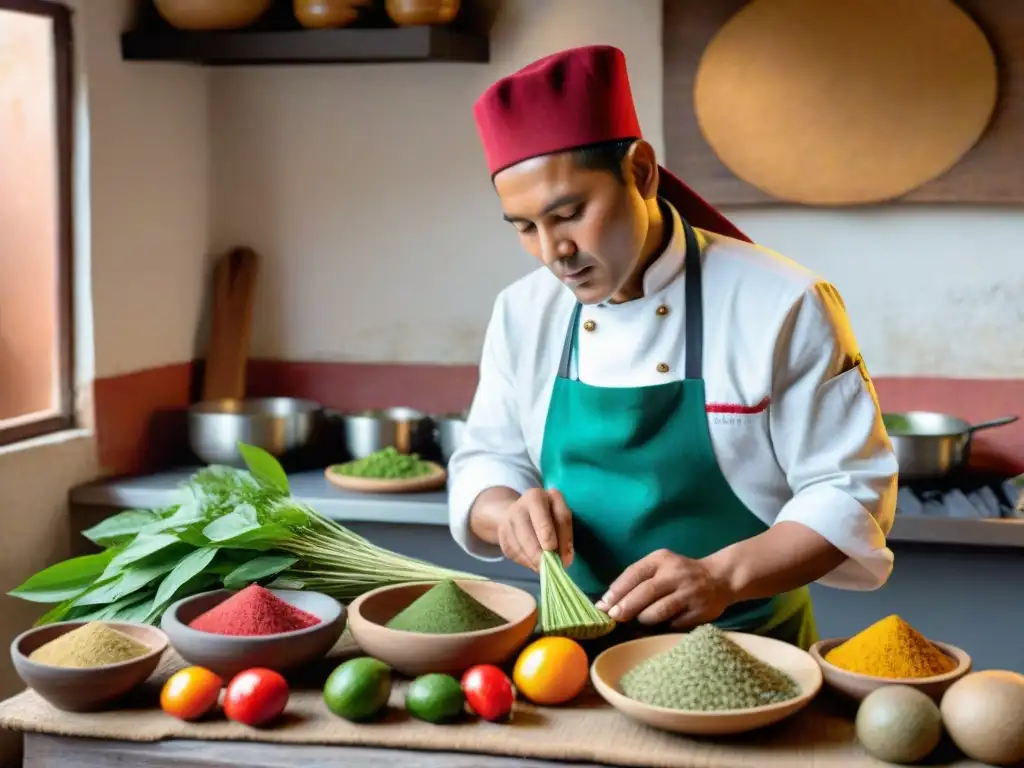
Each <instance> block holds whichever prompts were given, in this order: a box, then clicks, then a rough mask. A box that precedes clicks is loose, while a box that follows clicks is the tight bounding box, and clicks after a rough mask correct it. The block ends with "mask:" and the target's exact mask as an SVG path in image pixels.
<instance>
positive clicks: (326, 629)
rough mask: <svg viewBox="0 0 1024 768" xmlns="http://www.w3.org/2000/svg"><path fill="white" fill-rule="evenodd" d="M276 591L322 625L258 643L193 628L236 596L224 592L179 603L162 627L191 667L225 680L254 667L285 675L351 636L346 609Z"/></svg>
mask: <svg viewBox="0 0 1024 768" xmlns="http://www.w3.org/2000/svg"><path fill="white" fill-rule="evenodd" d="M270 591H271V592H273V593H274V594H275V595H276V596H277V597H279V598H281V599H282V600H284V601H285V602H286V603H291V604H292V605H294V606H295V607H296V608H300V609H302V610H303V611H306V612H308V613H311V614H313V615H314V616H316V617H318V618H319V619H320V623H319V624H317V625H316V626H313V627H307V628H306V629H297V630H295V631H294V632H282V633H280V634H276V635H260V636H258V637H239V636H234V635H216V634H213V633H211V632H200V631H199V630H196V629H192V628H191V627H189V626H188V625H189V622H191V621H192V620H193V619H195V618H196V617H197V616H199V615H200V614H201V613H204V612H205V611H208V610H209V609H210V608H213V607H214V606H215V605H218V604H219V603H222V602H224V601H225V600H226V599H227V598H229V597H231V595H233V594H234V592H232V591H231V590H229V589H218V590H216V591H214V592H204V593H202V594H199V595H194V596H192V597H186V598H185V599H183V600H179V601H178V602H176V603H174V604H173V605H172V606H171V607H170V608H168V609H167V611H166V612H165V613H164V615H163V618H162V619H161V621H160V626H161V628H162V629H163V630H164V632H166V633H167V637H168V639H169V640H170V642H171V645H172V646H173V647H174V650H176V651H177V652H178V655H179V656H181V657H182V658H183V659H184V660H185V661H187V662H188V663H189V664H195V665H198V666H200V667H206V668H207V669H209V670H211V671H213V672H216V673H217V674H218V675H220V676H221V677H223V678H225V680H226V679H227V678H230V677H233V676H234V675H236V674H238V673H239V672H241V671H242V670H245V669H250V668H252V667H264V668H266V669H273V670H276V671H278V672H284V671H286V670H289V669H295V668H296V667H301V666H303V665H305V664H309V663H312V662H314V661H319V660H320V659H322V658H323V657H324V656H326V655H327V652H328V651H330V650H331V648H333V647H334V645H335V643H337V642H338V638H340V637H341V633H342V632H343V631H344V630H345V608H344V606H343V605H342V604H341V603H339V602H338V601H337V600H335V599H334V598H333V597H328V596H327V595H324V594H321V593H319V592H302V591H297V590H291V589H272V590H270Z"/></svg>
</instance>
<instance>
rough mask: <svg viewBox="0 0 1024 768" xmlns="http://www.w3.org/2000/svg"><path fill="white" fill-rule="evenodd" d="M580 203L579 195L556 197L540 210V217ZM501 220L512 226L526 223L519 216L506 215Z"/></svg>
mask: <svg viewBox="0 0 1024 768" xmlns="http://www.w3.org/2000/svg"><path fill="white" fill-rule="evenodd" d="M581 202H583V198H582V197H580V196H579V195H562V196H561V197H556V198H555V199H554V200H552V201H551V202H550V203H548V204H547V205H545V206H544V208H543V209H542V210H541V212H540V215H541V216H547V215H548V214H549V213H551V212H552V211H555V210H558V209H559V208H564V207H565V206H567V205H576V204H579V203H581ZM502 218H503V219H505V221H507V222H509V223H512V224H514V223H515V222H517V221H526V219H524V218H523V217H521V216H509V215H508V214H507V213H506V214H504V215H503V216H502Z"/></svg>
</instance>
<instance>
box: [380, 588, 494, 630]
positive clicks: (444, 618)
mask: <svg viewBox="0 0 1024 768" xmlns="http://www.w3.org/2000/svg"><path fill="white" fill-rule="evenodd" d="M507 623H508V622H507V621H506V620H505V619H504V618H503V617H501V616H499V615H498V614H496V613H495V612H494V611H492V610H491V609H490V608H488V607H487V606H486V605H483V604H481V603H480V602H479V601H478V600H476V599H475V598H474V597H472V596H471V595H469V594H467V593H466V592H465V591H464V590H462V589H460V588H459V585H458V584H456V583H455V582H454V581H452V580H450V579H448V580H445V581H442V582H440V583H438V584H437V585H436V586H433V587H431V588H430V589H429V590H428V591H426V592H424V593H423V594H422V595H420V597H418V598H417V599H416V600H414V601H413V602H412V603H410V604H409V606H408V607H406V608H405V610H403V611H401V612H399V613H398V614H397V615H396V616H395V617H394V618H392V619H391V621H389V622H388V623H387V627H388V629H399V630H402V631H403V632H420V633H423V634H430V635H454V634H456V633H458V632H478V631H480V630H482V629H494V628H495V627H500V626H501V625H502V624H507Z"/></svg>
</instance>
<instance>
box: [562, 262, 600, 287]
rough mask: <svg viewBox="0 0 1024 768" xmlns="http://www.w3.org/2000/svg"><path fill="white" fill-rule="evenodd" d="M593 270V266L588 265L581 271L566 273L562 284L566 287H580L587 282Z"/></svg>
mask: <svg viewBox="0 0 1024 768" xmlns="http://www.w3.org/2000/svg"><path fill="white" fill-rule="evenodd" d="M593 269H594V267H593V265H588V266H586V267H583V268H581V269H577V270H574V271H573V272H566V273H565V274H564V275H563V276H562V282H564V283H565V284H566V285H579V284H580V283H583V282H585V281H586V280H587V278H588V277H589V276H590V272H591V270H593Z"/></svg>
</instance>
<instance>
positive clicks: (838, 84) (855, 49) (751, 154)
mask: <svg viewBox="0 0 1024 768" xmlns="http://www.w3.org/2000/svg"><path fill="white" fill-rule="evenodd" d="M997 90H998V87H997V68H996V60H995V55H994V53H993V51H992V47H991V46H990V45H989V42H988V40H987V38H986V37H985V34H984V33H983V32H982V31H981V29H980V28H979V27H978V26H977V24H975V23H974V21H973V20H972V19H971V18H970V17H969V16H968V15H967V14H966V13H964V12H963V11H962V10H961V9H960V8H959V7H957V6H956V5H955V4H954V3H952V2H950V0H754V1H753V2H751V3H750V4H749V5H747V6H745V7H744V8H743V9H742V10H740V11H739V12H738V13H737V14H736V15H735V16H733V17H732V18H731V19H730V20H729V21H728V22H727V23H726V24H725V25H724V26H723V27H722V28H721V30H719V32H718V34H717V35H716V36H715V37H714V38H713V39H712V41H711V42H710V43H709V44H708V47H707V49H706V50H705V52H704V54H703V56H702V59H701V62H700V65H699V67H698V71H697V76H696V80H695V85H694V94H693V97H694V108H695V110H696V115H697V121H698V123H699V125H700V129H701V131H702V132H703V134H704V137H705V139H706V140H707V142H708V144H709V145H710V146H711V148H712V150H713V151H714V152H715V154H716V155H717V156H718V157H719V159H720V160H721V161H722V162H723V163H724V164H725V165H726V166H727V167H728V168H729V169H730V170H731V171H732V172H733V173H734V174H736V176H738V177H739V178H740V179H743V180H744V181H746V182H747V183H748V184H751V185H753V186H755V187H757V188H758V189H760V190H762V191H764V192H766V193H768V194H770V195H772V196H774V197H776V198H779V199H782V200H786V201H790V202H796V203H803V204H806V205H819V206H835V205H855V204H866V203H875V202H881V201H885V200H891V199H893V198H896V197H899V196H901V195H904V194H906V193H907V192H909V191H911V190H912V189H914V188H916V187H918V186H920V185H922V184H924V183H925V182H927V181H930V180H932V179H934V178H936V177H938V176H941V175H942V174H943V173H945V172H946V171H947V170H949V169H950V168H952V167H953V166H954V165H956V163H957V162H958V161H959V160H960V159H961V158H962V157H963V156H964V155H965V154H966V153H967V152H968V151H969V150H970V149H971V147H973V146H974V145H975V143H977V141H978V139H979V138H980V137H981V136H982V134H983V133H984V132H985V128H986V127H987V125H988V123H989V121H990V120H991V117H992V112H993V110H994V108H995V104H996V95H997Z"/></svg>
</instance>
